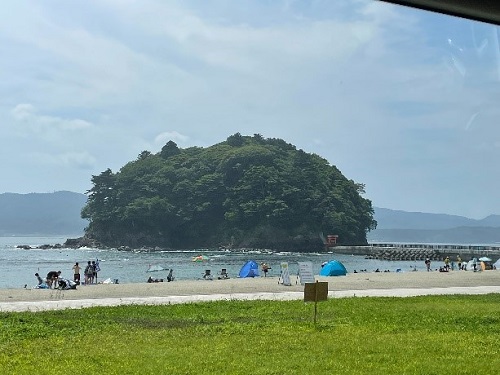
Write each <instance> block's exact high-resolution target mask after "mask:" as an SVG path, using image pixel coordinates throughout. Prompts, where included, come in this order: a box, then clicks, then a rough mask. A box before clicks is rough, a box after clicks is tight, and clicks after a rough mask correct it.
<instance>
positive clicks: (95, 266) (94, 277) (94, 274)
mask: <svg viewBox="0 0 500 375" xmlns="http://www.w3.org/2000/svg"><path fill="white" fill-rule="evenodd" d="M100 270H101V269H100V268H99V263H96V261H95V260H93V261H92V271H93V272H92V282H93V283H94V284H97V272H98V271H100Z"/></svg>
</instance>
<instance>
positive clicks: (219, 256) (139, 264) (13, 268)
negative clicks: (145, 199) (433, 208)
mask: <svg viewBox="0 0 500 375" xmlns="http://www.w3.org/2000/svg"><path fill="white" fill-rule="evenodd" d="M68 237H71V236H68ZM68 237H0V288H1V289H6V288H23V287H24V285H27V286H28V287H32V286H34V285H36V278H35V276H34V274H35V272H38V273H39V274H40V276H42V277H45V275H46V274H47V272H49V271H61V272H62V276H63V277H66V278H70V279H72V278H73V271H72V269H71V267H72V266H73V265H74V264H75V262H79V263H80V266H82V268H84V267H85V265H86V263H87V261H89V260H90V261H92V260H96V259H98V260H99V264H100V267H101V271H100V272H99V274H98V281H103V280H105V279H107V278H111V279H118V280H119V282H120V283H143V282H146V280H147V279H148V277H149V276H152V277H153V278H166V276H167V274H168V269H170V268H172V269H173V270H174V273H173V274H174V277H175V278H176V279H177V280H188V279H200V278H201V277H202V276H203V274H204V273H205V270H208V269H209V270H211V273H212V275H214V278H216V277H217V273H218V272H220V271H221V269H222V268H225V269H227V272H228V274H229V276H230V277H237V276H238V273H239V271H240V269H241V267H242V266H243V264H245V262H246V261H248V260H255V261H256V262H257V263H261V262H265V263H267V264H269V265H270V266H271V270H270V272H269V273H268V275H270V276H279V275H280V264H281V262H288V265H289V270H290V274H291V276H292V282H293V281H294V279H295V277H296V276H295V275H296V274H297V271H298V263H297V262H305V261H310V262H312V264H313V270H314V272H315V274H319V271H320V269H321V264H322V263H323V262H326V261H329V260H332V259H336V260H338V261H340V262H342V263H343V264H344V266H345V267H346V269H347V271H348V272H354V270H357V271H359V270H364V269H366V270H367V271H368V272H373V271H374V270H376V269H377V268H378V269H380V270H382V271H384V270H390V271H391V272H395V271H396V270H397V269H400V270H401V271H402V272H409V271H411V268H410V267H414V266H417V269H419V270H424V269H425V268H424V264H423V262H420V261H417V262H415V261H394V262H393V261H383V260H376V259H365V258H364V257H363V256H354V255H345V254H335V253H288V252H279V253H277V252H268V251H246V252H242V251H217V250H206V249H205V250H204V249H192V250H186V251H174V252H170V251H169V252H167V251H150V252H148V251H120V250H116V249H98V248H81V249H47V250H42V249H30V250H25V249H18V248H17V246H18V245H30V246H32V247H35V246H39V245H44V244H50V245H54V244H58V243H59V244H62V243H64V242H65V241H66V239H67V238H68ZM198 255H203V256H204V258H206V259H207V260H205V261H202V262H199V261H193V257H196V256H198ZM151 265H154V266H157V265H159V266H161V267H163V268H165V269H166V270H164V271H157V272H147V270H148V268H149V267H150V266H151ZM82 274H83V272H82ZM82 279H83V275H82Z"/></svg>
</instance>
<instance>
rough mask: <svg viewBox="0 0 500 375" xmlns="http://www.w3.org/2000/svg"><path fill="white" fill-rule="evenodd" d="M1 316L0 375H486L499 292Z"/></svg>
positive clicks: (497, 348) (495, 363) (494, 353)
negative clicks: (478, 294)
mask: <svg viewBox="0 0 500 375" xmlns="http://www.w3.org/2000/svg"><path fill="white" fill-rule="evenodd" d="M313 309H314V305H313V304H304V303H303V302H301V301H291V302H290V301H289V302H277V301H227V302H210V303H199V304H186V305H171V306H122V307H112V308H110V307H96V308H89V309H83V310H64V311H52V312H38V313H0V369H1V373H2V374H31V375H43V374H73V373H82V374H103V375H104V374H169V373H170V374H266V375H270V374H347V373H349V374H426V375H427V374H475V375H477V374H496V373H499V372H500V295H498V294H493V295H485V296H427V297H414V298H372V297H370V298H345V299H330V300H328V301H327V302H322V303H319V304H318V322H317V324H316V326H315V325H314V324H313Z"/></svg>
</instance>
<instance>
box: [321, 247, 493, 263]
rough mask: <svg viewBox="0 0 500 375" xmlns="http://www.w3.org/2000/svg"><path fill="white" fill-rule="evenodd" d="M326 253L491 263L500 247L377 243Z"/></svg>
mask: <svg viewBox="0 0 500 375" xmlns="http://www.w3.org/2000/svg"><path fill="white" fill-rule="evenodd" d="M328 251H329V252H333V253H339V254H351V255H361V256H364V257H366V258H372V259H384V260H424V259H426V258H429V259H431V260H444V259H445V258H446V257H447V256H448V257H450V259H452V260H453V261H455V260H456V259H457V256H460V258H461V259H462V260H464V261H468V260H470V259H472V258H480V257H488V258H491V259H493V261H495V260H497V259H498V258H500V247H498V246H486V245H451V244H437V245H436V244H389V243H387V244H379V243H377V244H369V245H367V246H335V247H328Z"/></svg>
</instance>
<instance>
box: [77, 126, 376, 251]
mask: <svg viewBox="0 0 500 375" xmlns="http://www.w3.org/2000/svg"><path fill="white" fill-rule="evenodd" d="M92 185H93V187H92V188H91V189H90V190H89V191H88V192H87V195H88V200H87V203H86V205H85V206H84V208H83V210H82V218H85V219H88V220H89V225H88V227H87V228H86V230H85V232H86V233H85V237H86V238H87V239H92V240H94V241H98V242H99V243H100V244H102V245H105V246H130V247H140V246H154V247H161V248H169V249H186V248H213V247H225V248H267V249H273V250H278V251H318V250H321V249H322V248H323V240H324V238H325V236H326V235H328V234H334V235H338V242H339V243H340V244H342V245H364V244H366V235H367V233H368V232H369V231H370V230H372V229H374V228H375V227H376V221H375V220H374V219H373V213H374V210H373V208H372V203H371V201H370V200H368V199H365V198H363V197H362V194H363V193H364V185H363V184H360V183H356V182H354V181H352V180H350V179H347V178H346V177H345V176H343V175H342V173H341V172H340V171H339V170H338V169H337V168H336V167H335V166H333V165H330V164H329V163H328V161H327V160H325V159H324V158H322V157H320V156H318V155H315V154H310V153H306V152H304V151H303V150H300V149H297V148H296V147H295V146H294V145H292V144H289V143H287V142H285V141H284V140H282V139H276V138H264V137H262V136H261V135H260V134H255V135H254V136H242V135H241V134H239V133H236V134H234V135H231V136H230V137H228V138H227V139H226V140H225V141H224V142H221V143H218V144H215V145H213V146H210V147H206V148H203V147H189V148H185V149H182V148H179V147H178V146H177V144H176V143H175V142H173V141H169V142H168V143H167V144H166V145H165V146H164V147H163V148H162V149H161V151H160V152H159V153H157V154H153V153H151V152H149V151H143V152H141V153H140V154H139V156H138V157H137V159H136V160H134V161H131V162H129V163H127V164H126V165H124V166H123V167H122V168H121V169H120V170H119V171H118V172H116V173H113V172H112V171H111V170H110V169H107V170H105V171H104V172H102V173H101V174H99V175H96V176H92Z"/></svg>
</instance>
